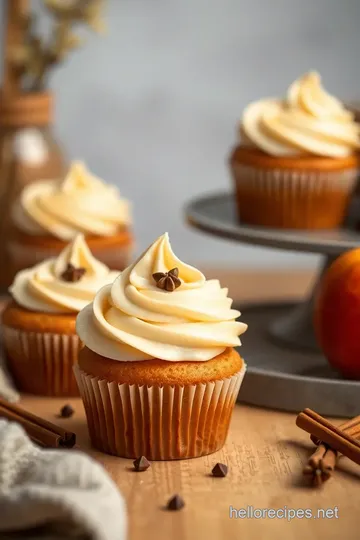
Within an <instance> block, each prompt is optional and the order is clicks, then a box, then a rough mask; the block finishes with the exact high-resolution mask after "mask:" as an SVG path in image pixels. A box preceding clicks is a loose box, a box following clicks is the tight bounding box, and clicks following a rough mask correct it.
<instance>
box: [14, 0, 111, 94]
mask: <svg viewBox="0 0 360 540" xmlns="http://www.w3.org/2000/svg"><path fill="white" fill-rule="evenodd" d="M43 2H44V5H45V7H46V9H47V10H48V12H49V13H50V15H51V17H52V19H53V28H52V31H51V33H50V34H51V36H52V38H51V40H50V42H49V43H45V42H44V40H42V39H41V38H40V37H39V36H38V35H37V32H36V28H35V26H36V20H35V18H34V17H31V16H29V15H24V16H22V18H21V24H22V25H23V28H24V33H25V41H24V44H23V45H21V46H19V47H16V48H14V50H13V51H12V54H11V62H12V65H13V69H15V70H16V71H17V72H18V73H20V75H21V77H22V78H23V80H25V79H26V80H27V81H28V89H29V90H30V91H38V90H41V89H43V88H44V86H45V79H46V76H47V75H48V73H49V71H50V70H51V69H52V68H53V67H54V66H56V65H58V64H60V63H61V62H63V61H64V60H65V59H66V57H67V56H68V55H69V53H70V52H71V51H72V50H74V49H76V48H78V47H80V46H81V45H82V40H81V39H80V38H79V37H78V36H77V35H76V33H75V32H74V26H75V25H77V24H86V25H87V26H88V27H89V28H90V29H91V30H93V31H94V32H97V33H100V32H103V31H104V29H105V24H104V20H103V18H102V10H103V6H104V2H105V0H43Z"/></svg>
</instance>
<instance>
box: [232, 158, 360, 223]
mask: <svg viewBox="0 0 360 540" xmlns="http://www.w3.org/2000/svg"><path fill="white" fill-rule="evenodd" d="M232 175H233V178H234V182H235V189H236V197H237V205H238V210H239V213H240V218H241V221H242V222H244V223H249V224H253V225H263V226H268V227H281V228H295V229H331V228H334V227H338V226H339V225H340V224H341V223H342V222H343V220H344V218H345V216H346V212H347V208H348V205H349V201H350V196H351V194H352V192H353V190H354V188H355V186H356V182H357V170H355V169H348V170H339V171H307V170H295V169H293V170H286V169H271V170H269V169H259V168H256V167H252V166H249V165H242V164H239V163H233V164H232Z"/></svg>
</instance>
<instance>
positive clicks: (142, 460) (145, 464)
mask: <svg viewBox="0 0 360 540" xmlns="http://www.w3.org/2000/svg"><path fill="white" fill-rule="evenodd" d="M149 467H150V463H149V461H148V460H147V459H146V457H145V456H141V457H139V458H137V459H135V461H134V469H135V471H137V472H143V471H147V470H148V468H149Z"/></svg>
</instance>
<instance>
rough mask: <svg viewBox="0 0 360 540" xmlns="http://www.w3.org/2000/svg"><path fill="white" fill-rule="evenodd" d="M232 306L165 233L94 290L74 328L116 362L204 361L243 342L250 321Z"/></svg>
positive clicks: (224, 293)
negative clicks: (182, 256)
mask: <svg viewBox="0 0 360 540" xmlns="http://www.w3.org/2000/svg"><path fill="white" fill-rule="evenodd" d="M174 269H175V270H174ZM171 276H173V277H171ZM172 283H173V285H172ZM231 306H232V300H231V298H229V297H228V290H227V289H225V288H222V287H221V286H220V283H219V281H218V280H207V279H206V278H205V276H204V275H203V274H202V273H201V272H200V271H199V270H197V269H196V268H193V267H192V266H189V265H188V264H185V263H183V262H181V261H180V260H179V259H178V258H177V257H176V256H175V255H174V253H173V251H172V249H171V245H170V241H169V236H168V234H164V235H163V236H161V237H160V238H158V239H157V240H156V241H155V242H154V243H153V244H152V245H151V246H150V247H149V248H148V249H147V250H146V251H145V252H144V253H143V254H142V255H141V256H140V257H139V259H138V260H137V261H135V262H134V264H132V265H131V266H129V267H128V268H127V269H126V270H124V271H123V272H122V273H121V274H120V275H119V276H118V277H117V278H116V279H115V281H114V283H113V284H111V285H106V286H105V287H103V288H102V289H101V290H100V291H99V292H98V293H97V294H96V296H95V298H94V300H93V302H92V303H91V304H90V305H88V306H87V307H86V308H84V309H83V310H82V311H81V312H80V313H79V315H78V317H77V323H76V328H77V333H78V335H79V337H80V339H81V340H82V341H83V342H84V343H85V345H86V346H87V347H88V348H89V349H91V350H92V351H94V352H96V353H98V354H100V355H102V356H105V357H107V358H111V359H113V360H119V361H127V360H128V361H135V360H148V359H151V358H159V359H161V360H168V361H174V362H176V361H185V360H188V361H205V360H210V359H211V358H214V357H215V356H217V355H218V354H220V353H222V352H223V351H224V350H225V349H226V347H233V346H238V345H240V344H241V343H240V339H239V336H240V335H241V334H242V333H243V332H245V330H246V329H247V325H246V324H244V323H242V322H238V321H237V320H236V319H237V318H238V317H239V316H240V313H239V312H238V311H236V310H234V309H232V308H231Z"/></svg>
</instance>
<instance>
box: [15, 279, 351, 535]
mask: <svg viewBox="0 0 360 540" xmlns="http://www.w3.org/2000/svg"><path fill="white" fill-rule="evenodd" d="M312 279H313V275H312V274H311V273H309V272H296V273H292V274H289V273H282V272H272V273H266V274H264V273H260V272H258V273H253V272H248V273H241V274H239V273H238V274H237V275H236V276H235V275H234V274H232V273H231V272H227V273H224V272H223V273H222V275H221V281H222V283H223V284H224V285H226V284H228V285H229V288H230V292H231V294H232V296H233V297H234V298H236V299H237V300H241V299H243V300H244V301H245V300H246V301H248V300H251V299H253V300H259V299H260V298H261V299H267V300H268V299H272V298H279V299H280V298H281V299H285V298H286V299H287V298H294V297H297V296H301V295H303V294H304V292H305V291H307V290H308V287H309V285H310V284H311V282H312ZM245 339H246V334H245V335H244V339H243V341H244V342H245ZM249 361H250V360H249ZM240 396H241V391H240ZM65 402H66V403H71V404H72V405H73V407H74V409H75V411H76V412H75V414H74V416H73V417H72V418H70V419H61V420H60V419H58V418H57V416H56V415H57V413H58V411H59V409H60V407H61V406H62V405H64V403H65ZM21 405H22V406H23V407H25V408H27V409H28V410H30V411H32V412H34V413H35V414H38V415H40V416H42V417H43V418H46V419H48V420H50V421H52V422H56V423H58V424H60V425H62V426H64V427H66V428H67V429H69V430H72V431H75V432H76V434H77V438H78V446H79V448H80V449H81V450H83V451H85V452H87V453H89V454H90V455H92V456H93V457H94V458H95V459H96V460H98V461H99V462H100V463H102V464H103V465H104V467H105V468H106V469H107V471H108V472H109V474H110V475H111V476H112V478H113V479H114V481H115V482H116V483H117V485H118V486H119V489H120V490H121V492H122V493H123V495H124V497H125V500H126V503H127V508H128V514H129V539H130V540H143V539H147V540H169V539H171V540H192V539H194V540H195V539H202V538H204V539H207V540H217V539H224V540H233V539H234V540H235V539H236V540H238V539H245V540H251V539H254V540H256V539H262V538H266V539H269V538H270V539H272V538H274V539H275V538H276V539H282V538H286V539H289V540H290V539H299V540H300V539H302V538H307V540H315V539H317V538H320V537H322V536H323V537H326V538H327V539H335V538H342V539H344V540H352V539H354V540H355V539H357V538H359V530H358V529H360V512H358V510H357V507H358V501H359V494H360V468H359V467H358V466H356V465H354V464H352V463H350V462H349V461H348V460H347V459H346V458H341V461H340V465H339V470H338V471H337V472H336V474H335V475H334V477H333V478H332V479H330V480H329V481H328V482H327V483H326V484H325V485H324V486H323V487H322V488H321V489H320V490H319V489H314V488H310V487H309V486H308V485H307V484H306V482H305V481H304V480H305V479H304V477H303V476H302V474H301V471H302V466H303V464H304V463H305V461H306V459H307V457H308V456H309V454H310V452H311V449H312V446H311V443H310V441H309V437H308V435H307V434H306V433H304V432H302V431H301V430H299V429H298V428H297V427H296V426H295V415H293V414H288V413H283V412H278V411H271V410H266V409H260V408H255V407H248V406H245V405H241V404H238V405H236V407H235V411H234V414H233V419H232V424H231V429H230V433H229V437H228V440H227V443H226V445H225V447H224V448H223V449H222V450H221V451H220V452H217V453H216V454H212V455H210V456H206V457H203V458H198V459H192V460H186V461H175V462H153V463H152V465H151V468H150V469H148V470H147V471H145V472H141V473H135V472H133V470H132V461H130V460H126V459H121V458H116V457H113V456H108V455H105V454H101V453H100V452H97V451H94V450H92V449H91V447H90V445H89V440H88V436H87V428H86V421H85V415H84V410H83V407H82V404H81V402H80V400H79V399H70V400H64V399H49V398H38V397H33V396H23V397H22V400H21ZM217 462H222V463H226V464H227V465H228V466H229V473H228V475H227V477H225V478H213V477H212V476H211V475H210V471H211V469H212V467H213V465H214V464H215V463H217ZM175 493H179V494H181V496H182V497H183V498H184V500H185V507H184V508H183V509H182V510H180V511H178V512H169V511H167V510H165V509H164V505H165V503H166V501H167V500H168V498H169V497H171V496H172V495H174V494H175ZM231 508H232V509H233V510H232V517H230V514H231ZM251 508H252V509H251ZM240 509H245V510H246V512H247V517H245V518H241V517H238V518H236V517H235V513H234V510H240ZM255 509H256V510H257V511H256V512H255ZM259 509H280V510H284V512H280V513H279V517H275V518H264V517H262V518H261V517H260V518H259V517H251V513H253V514H254V512H255V516H258V513H259ZM305 509H308V513H309V512H310V511H311V512H312V517H301V516H302V514H303V513H302V512H301V510H305ZM319 509H320V513H319V514H317V513H318V511H319ZM289 510H290V512H289ZM286 511H288V512H289V513H288V516H286V515H284V514H285V512H286ZM294 511H300V513H299V514H298V515H299V517H292V518H291V519H290V517H291V516H292V515H293V514H294ZM326 511H328V512H327V514H326V515H327V516H328V517H324V513H325V512H326ZM240 515H244V512H243V513H240ZM270 515H271V514H270ZM282 516H284V517H282Z"/></svg>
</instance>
